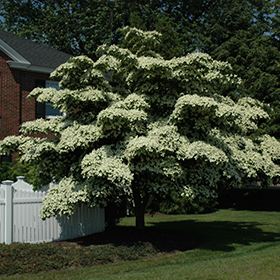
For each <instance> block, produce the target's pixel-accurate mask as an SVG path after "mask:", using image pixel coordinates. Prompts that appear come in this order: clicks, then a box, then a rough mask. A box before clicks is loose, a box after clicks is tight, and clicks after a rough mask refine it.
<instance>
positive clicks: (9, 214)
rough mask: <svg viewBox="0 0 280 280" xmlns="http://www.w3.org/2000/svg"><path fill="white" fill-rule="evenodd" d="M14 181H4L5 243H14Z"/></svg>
mask: <svg viewBox="0 0 280 280" xmlns="http://www.w3.org/2000/svg"><path fill="white" fill-rule="evenodd" d="M13 183H14V182H13V181H10V180H6V181H3V182H2V185H3V186H4V190H5V243H6V244H11V243H13V224H14V219H13V186H12V184H13Z"/></svg>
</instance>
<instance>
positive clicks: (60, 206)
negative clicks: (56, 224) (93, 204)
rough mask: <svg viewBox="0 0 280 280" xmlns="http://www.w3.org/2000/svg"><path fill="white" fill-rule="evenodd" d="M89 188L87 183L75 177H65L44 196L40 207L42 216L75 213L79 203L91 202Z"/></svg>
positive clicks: (44, 217)
mask: <svg viewBox="0 0 280 280" xmlns="http://www.w3.org/2000/svg"><path fill="white" fill-rule="evenodd" d="M87 188H88V187H87V185H86V184H85V183H82V182H80V181H76V180H75V179H74V178H73V177H70V178H67V177H65V178H63V179H62V180H61V181H60V182H59V184H57V185H54V187H52V188H51V189H50V190H49V191H48V193H47V195H46V196H45V197H44V199H43V202H42V206H41V209H40V216H41V218H42V219H46V218H49V217H52V216H63V215H72V214H74V212H75V210H76V208H77V207H78V206H79V204H81V203H90V201H89V199H88V192H87Z"/></svg>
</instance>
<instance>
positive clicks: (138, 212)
mask: <svg viewBox="0 0 280 280" xmlns="http://www.w3.org/2000/svg"><path fill="white" fill-rule="evenodd" d="M141 206H142V205H141ZM135 218H136V222H135V226H136V228H137V229H144V228H145V208H144V207H143V206H142V207H136V205H135Z"/></svg>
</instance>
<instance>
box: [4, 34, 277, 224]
mask: <svg viewBox="0 0 280 280" xmlns="http://www.w3.org/2000/svg"><path fill="white" fill-rule="evenodd" d="M123 34H124V38H125V41H124V44H125V47H126V48H120V47H118V46H116V45H113V46H108V45H103V46H101V47H100V49H99V51H100V52H101V53H102V54H103V55H102V56H101V57H100V58H99V59H98V60H97V61H96V62H94V61H93V60H91V59H90V58H88V57H85V56H79V57H76V58H72V59H70V60H69V61H68V62H67V63H66V64H63V65H61V66H60V67H58V68H57V69H56V71H55V72H54V73H53V74H52V76H53V77H55V78H58V79H61V82H60V86H61V88H62V90H60V91H56V90H55V89H50V88H47V89H42V88H37V89H35V90H33V91H32V92H31V93H30V98H36V99H37V101H39V102H50V103H52V104H53V106H54V107H55V108H59V109H60V110H61V111H62V112H64V113H65V116H64V117H57V118H54V119H51V120H49V121H46V120H43V119H38V120H36V121H32V122H27V123H24V124H23V125H22V128H21V134H22V135H20V136H10V137H7V138H5V139H4V140H3V141H2V142H1V144H0V147H1V153H13V152H15V151H19V152H20V154H22V157H21V159H22V161H24V162H30V163H33V164H37V165H38V166H39V170H40V174H39V175H40V179H41V180H42V181H43V182H46V183H47V182H49V181H50V180H52V178H53V176H54V177H55V180H56V182H57V185H56V186H55V187H53V188H52V189H51V190H50V191H49V192H48V194H47V196H46V197H45V199H44V201H43V204H42V208H41V215H42V217H43V218H47V217H49V216H52V215H65V214H66V215H67V214H72V213H73V212H74V211H75V209H76V207H77V206H78V205H79V204H80V203H86V204H88V205H90V206H95V205H100V206H102V205H103V206H104V205H106V203H107V202H108V201H112V200H113V201H123V200H124V199H125V200H126V201H127V202H128V203H131V204H132V205H133V206H134V210H135V215H136V226H137V228H143V227H144V213H145V209H146V206H147V203H148V201H149V200H150V199H151V198H157V199H158V200H160V199H161V198H163V197H164V196H165V195H168V194H171V193H174V191H175V192H177V193H179V194H181V195H182V196H185V197H200V196H201V197H203V196H204V197H208V198H209V197H211V198H215V197H216V196H217V193H216V190H217V188H218V187H219V185H223V186H226V187H229V186H231V185H236V184H238V183H241V180H242V178H241V175H240V174H243V176H245V177H244V178H248V179H249V180H250V179H254V180H256V179H257V180H260V181H262V183H263V184H264V185H265V184H269V183H271V182H277V180H278V178H279V175H280V167H279V166H278V165H277V163H278V162H279V158H280V145H279V142H278V141H277V140H275V139H274V138H273V137H270V136H268V135H264V136H262V137H259V138H258V140H257V142H253V141H252V140H250V139H249V138H248V137H247V135H248V134H249V133H251V131H254V130H256V129H257V125H256V122H257V120H258V119H259V118H267V117H268V115H267V113H265V111H263V110H262V108H261V106H262V105H261V104H260V102H258V101H256V100H254V99H251V98H247V97H246V98H241V99H240V100H238V101H237V102H234V101H233V100H231V99H230V98H229V97H224V96H222V95H219V94H217V92H218V91H217V90H218V89H220V88H224V87H226V85H229V86H232V84H236V85H238V84H239V83H240V80H239V79H238V78H237V77H236V76H235V75H233V74H232V69H231V67H230V65H229V64H228V63H226V62H219V61H215V60H213V59H212V58H211V57H210V56H209V55H207V54H202V53H192V54H189V55H188V56H186V57H179V58H173V59H171V60H165V59H164V58H162V56H160V55H158V54H157V53H156V52H155V51H154V50H155V49H157V48H158V44H160V42H161V35H160V34H159V33H158V32H156V31H149V32H144V31H142V30H139V29H136V28H132V29H130V28H125V29H124V30H123ZM136 46H137V47H136ZM130 49H131V50H130ZM109 71H112V80H113V81H114V85H115V86H114V87H113V86H112V85H111V84H110V83H109V82H108V81H107V80H106V79H105V78H104V75H103V73H107V72H109ZM49 132H51V133H53V134H54V135H55V137H53V138H51V139H49V138H43V139H42V138H37V137H35V136H34V137H31V136H30V134H36V133H40V134H41V133H46V134H47V133H49ZM28 135H29V136H28Z"/></svg>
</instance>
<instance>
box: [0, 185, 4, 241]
mask: <svg viewBox="0 0 280 280" xmlns="http://www.w3.org/2000/svg"><path fill="white" fill-rule="evenodd" d="M4 226H5V191H4V189H3V188H2V187H1V185H0V242H1V240H4V239H5V228H4Z"/></svg>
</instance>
